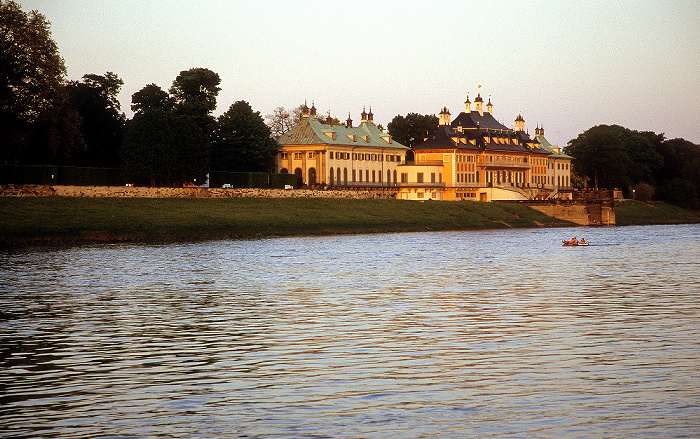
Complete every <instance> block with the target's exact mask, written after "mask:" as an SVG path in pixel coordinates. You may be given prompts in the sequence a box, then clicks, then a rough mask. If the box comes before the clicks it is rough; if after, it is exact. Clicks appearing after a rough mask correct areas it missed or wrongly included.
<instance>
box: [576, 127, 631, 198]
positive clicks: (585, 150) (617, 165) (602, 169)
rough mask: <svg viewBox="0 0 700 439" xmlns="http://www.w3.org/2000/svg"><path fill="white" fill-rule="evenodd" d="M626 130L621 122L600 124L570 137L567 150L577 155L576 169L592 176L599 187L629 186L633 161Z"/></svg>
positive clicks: (588, 176)
mask: <svg viewBox="0 0 700 439" xmlns="http://www.w3.org/2000/svg"><path fill="white" fill-rule="evenodd" d="M624 131H625V128H622V127H620V126H617V125H598V126H595V127H593V128H589V129H588V130H586V131H585V132H583V133H581V134H579V135H578V137H577V138H575V139H572V140H570V141H569V143H568V145H567V146H566V148H565V149H564V151H565V152H566V154H568V155H570V156H572V157H573V160H572V161H571V162H572V165H573V167H574V169H575V170H576V172H578V173H579V174H581V175H583V176H585V177H587V178H590V179H591V180H592V181H593V186H594V188H595V189H598V188H599V187H606V188H611V189H612V188H614V187H618V188H627V187H628V186H629V184H630V183H631V179H630V177H629V172H630V169H631V168H632V167H633V163H632V161H631V160H630V158H629V155H628V154H627V151H626V148H625V142H624V141H623V139H622V136H623V134H624Z"/></svg>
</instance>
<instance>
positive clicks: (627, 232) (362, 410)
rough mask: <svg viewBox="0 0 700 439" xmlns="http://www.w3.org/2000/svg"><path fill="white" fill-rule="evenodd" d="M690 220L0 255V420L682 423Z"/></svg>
mask: <svg viewBox="0 0 700 439" xmlns="http://www.w3.org/2000/svg"><path fill="white" fill-rule="evenodd" d="M584 232H585V235H584V236H585V238H586V239H587V240H589V241H590V242H591V243H592V244H593V245H591V246H589V247H580V248H576V247H573V248H571V247H562V246H560V245H559V243H560V239H564V238H570V237H571V236H573V235H575V234H579V235H580V234H581V233H584ZM570 235H571V236H570ZM699 238H700V227H698V226H661V227H627V228H610V229H546V230H509V231H489V232H442V233H418V234H386V235H368V236H364V235H363V236H341V237H314V238H283V239H263V240H251V241H218V242H210V243H195V244H182V245H162V246H145V245H109V246H88V247H78V248H70V249H61V250H56V249H45V250H26V251H17V252H8V253H0V262H1V263H2V267H1V268H0V279H1V282H0V311H1V312H2V314H0V352H1V357H0V363H1V366H2V368H1V369H0V432H1V433H0V437H8V438H9V437H66V438H68V437H70V438H81V437H84V438H92V437H156V436H158V437H193V436H194V437H265V438H267V437H314V438H318V437H392V438H396V437H406V438H409V437H410V438H414V437H436V436H439V437H624V436H630V437H698V436H700V361H699V359H700V320H699V319H698V318H699V317H700V305H698V301H697V298H696V293H697V292H698V287H697V285H698V283H700V282H699V281H700V276H699V274H698V273H700V262H698V261H699V260H700V258H699V256H700V250H698V247H697V246H685V245H684V243H687V242H696V241H697V240H698V239H699Z"/></svg>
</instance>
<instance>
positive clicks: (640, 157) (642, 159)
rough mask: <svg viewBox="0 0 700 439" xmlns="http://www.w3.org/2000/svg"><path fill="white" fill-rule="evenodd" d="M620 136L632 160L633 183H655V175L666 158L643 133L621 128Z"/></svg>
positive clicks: (630, 173) (630, 174)
mask: <svg viewBox="0 0 700 439" xmlns="http://www.w3.org/2000/svg"><path fill="white" fill-rule="evenodd" d="M620 138H621V140H622V142H623V144H624V145H625V152H626V153H627V156H628V157H629V159H630V161H631V162H632V166H630V169H629V174H628V177H629V179H630V180H631V181H632V183H633V184H636V183H640V182H644V183H648V184H654V182H655V180H654V177H655V176H656V175H657V173H658V172H659V170H661V169H662V168H663V163H664V159H663V157H662V156H661V154H659V153H658V152H657V150H656V148H655V147H654V145H653V144H652V141H651V140H650V139H649V137H648V136H647V135H645V134H643V133H639V132H637V131H632V130H628V129H625V128H623V129H621V130H620Z"/></svg>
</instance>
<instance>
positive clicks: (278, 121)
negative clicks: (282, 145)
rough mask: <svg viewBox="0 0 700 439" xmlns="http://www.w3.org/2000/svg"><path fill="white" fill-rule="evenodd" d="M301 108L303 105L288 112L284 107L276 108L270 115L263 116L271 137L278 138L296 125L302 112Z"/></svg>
mask: <svg viewBox="0 0 700 439" xmlns="http://www.w3.org/2000/svg"><path fill="white" fill-rule="evenodd" d="M303 108H304V106H303V105H299V106H298V107H296V108H294V109H293V110H291V112H290V111H287V110H286V109H285V108H284V107H277V108H275V110H274V111H273V112H272V114H268V115H267V116H265V118H266V119H267V120H268V122H267V126H269V127H270V131H271V132H272V137H274V138H278V137H279V136H281V135H282V134H284V133H286V132H287V131H289V130H290V129H292V127H294V126H295V125H296V124H298V123H299V121H300V120H301V115H302V114H303V112H304V110H303Z"/></svg>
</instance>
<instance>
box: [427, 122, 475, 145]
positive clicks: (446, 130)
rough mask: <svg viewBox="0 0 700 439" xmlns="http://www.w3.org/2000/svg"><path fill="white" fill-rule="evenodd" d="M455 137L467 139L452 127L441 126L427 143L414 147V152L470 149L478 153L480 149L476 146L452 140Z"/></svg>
mask: <svg viewBox="0 0 700 439" xmlns="http://www.w3.org/2000/svg"><path fill="white" fill-rule="evenodd" d="M453 137H465V136H464V135H463V134H461V133H457V132H455V131H453V130H452V129H451V128H450V127H448V126H444V125H441V126H439V127H438V129H437V131H436V132H435V134H433V135H432V136H429V137H428V138H427V139H426V140H425V142H423V143H421V144H419V145H416V146H414V147H413V149H414V150H418V149H468V150H473V151H476V150H478V149H479V148H478V147H477V146H475V145H472V144H471V143H469V141H467V142H466V144H465V143H462V142H455V141H454V140H452V138H453Z"/></svg>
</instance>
